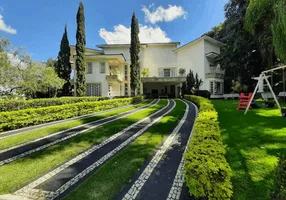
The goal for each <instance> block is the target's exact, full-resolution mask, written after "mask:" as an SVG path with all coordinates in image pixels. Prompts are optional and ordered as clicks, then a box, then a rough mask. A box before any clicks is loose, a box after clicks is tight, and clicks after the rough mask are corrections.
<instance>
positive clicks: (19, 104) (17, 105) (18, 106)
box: [0, 97, 108, 112]
mask: <svg viewBox="0 0 286 200" xmlns="http://www.w3.org/2000/svg"><path fill="white" fill-rule="evenodd" d="M107 99H108V97H61V98H48V99H32V100H4V101H0V111H1V112H4V111H13V110H23V109H27V108H41V107H48V106H58V105H64V104H73V103H79V102H92V101H100V100H107Z"/></svg>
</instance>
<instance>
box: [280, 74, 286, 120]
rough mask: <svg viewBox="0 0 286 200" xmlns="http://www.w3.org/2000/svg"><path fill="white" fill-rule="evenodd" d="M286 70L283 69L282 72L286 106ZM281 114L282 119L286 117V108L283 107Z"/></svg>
mask: <svg viewBox="0 0 286 200" xmlns="http://www.w3.org/2000/svg"><path fill="white" fill-rule="evenodd" d="M284 71H285V68H283V71H282V82H283V103H284V104H285V103H286V102H285V97H286V91H285V72H284ZM279 94H280V93H279ZM281 114H282V117H286V108H285V107H283V108H281Z"/></svg>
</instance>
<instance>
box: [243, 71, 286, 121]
mask: <svg viewBox="0 0 286 200" xmlns="http://www.w3.org/2000/svg"><path fill="white" fill-rule="evenodd" d="M284 69H286V65H284V66H279V67H276V68H273V69H269V70H265V71H263V72H261V74H260V76H259V77H256V78H255V79H256V80H257V84H256V86H255V89H254V91H253V93H249V94H248V95H245V94H244V93H241V94H240V96H239V99H240V100H239V104H238V107H237V110H239V109H245V112H244V114H245V115H246V113H247V112H248V110H249V108H250V106H251V105H252V103H253V102H252V101H253V98H254V97H255V94H256V93H261V94H263V93H264V86H265V85H264V81H265V82H266V86H267V88H268V89H269V90H270V92H271V96H272V97H273V99H274V101H275V103H276V105H277V106H278V108H279V110H280V112H281V115H282V116H283V117H286V108H281V106H280V103H279V101H278V99H277V97H276V95H275V93H274V91H273V89H272V86H271V84H270V83H269V81H268V78H269V77H270V76H267V74H269V73H271V72H272V73H274V71H277V70H282V77H283V78H282V84H283V93H282V95H283V98H284V102H285V97H286V91H285V72H284ZM271 82H272V84H273V79H272V81H271ZM273 106H274V104H273Z"/></svg>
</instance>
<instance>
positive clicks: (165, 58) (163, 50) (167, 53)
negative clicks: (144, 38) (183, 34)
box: [141, 45, 177, 77]
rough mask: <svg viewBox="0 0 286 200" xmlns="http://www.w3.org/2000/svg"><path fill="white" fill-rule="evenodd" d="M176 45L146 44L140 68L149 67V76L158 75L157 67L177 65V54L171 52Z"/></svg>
mask: <svg viewBox="0 0 286 200" xmlns="http://www.w3.org/2000/svg"><path fill="white" fill-rule="evenodd" d="M175 48H176V45H168V46H162V45H161V46H159V45H148V46H147V48H146V49H145V57H144V60H143V65H141V68H148V69H149V77H153V76H159V70H158V68H173V67H177V62H176V60H177V56H176V54H175V53H174V52H173V50H174V49H175Z"/></svg>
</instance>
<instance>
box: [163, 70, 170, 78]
mask: <svg viewBox="0 0 286 200" xmlns="http://www.w3.org/2000/svg"><path fill="white" fill-rule="evenodd" d="M170 76H171V70H170V69H164V77H170Z"/></svg>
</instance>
